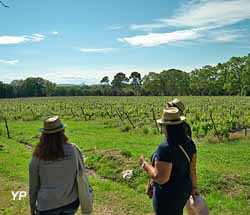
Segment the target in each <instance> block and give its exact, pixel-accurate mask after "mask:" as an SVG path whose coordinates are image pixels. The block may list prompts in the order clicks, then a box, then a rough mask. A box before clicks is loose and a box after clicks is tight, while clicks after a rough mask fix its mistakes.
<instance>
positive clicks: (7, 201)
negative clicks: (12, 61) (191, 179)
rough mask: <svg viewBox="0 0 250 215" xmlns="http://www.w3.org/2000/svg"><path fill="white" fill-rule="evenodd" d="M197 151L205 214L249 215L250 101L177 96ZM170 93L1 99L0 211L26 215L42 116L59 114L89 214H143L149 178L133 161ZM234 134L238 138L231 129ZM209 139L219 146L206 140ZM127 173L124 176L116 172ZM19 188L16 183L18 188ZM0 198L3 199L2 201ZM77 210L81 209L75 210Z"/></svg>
mask: <svg viewBox="0 0 250 215" xmlns="http://www.w3.org/2000/svg"><path fill="white" fill-rule="evenodd" d="M178 98H179V99H181V100H182V101H183V102H184V103H185V105H186V110H185V115H186V117H187V121H188V123H189V124H190V126H191V128H192V131H193V136H194V141H195V143H196V146H197V151H198V162H197V172H198V184H199V192H200V193H201V195H203V196H205V197H206V200H207V203H208V206H209V209H210V211H211V214H216V215H217V214H220V215H222V214H223V215H224V214H232V215H233V214H242V215H246V214H250V207H249V205H250V196H249V193H250V181H249V178H250V172H249V170H248V169H249V168H248V166H249V161H248V160H249V156H250V151H249V139H248V138H249V134H250V131H248V130H249V129H248V127H250V98H248V97H178ZM172 99H173V98H172V97H50V98H48V97H45V98H22V99H2V100H0V183H1V184H3V185H4V186H2V187H1V188H0V197H1V201H0V214H1V215H9V214H13V215H14V214H29V213H28V211H29V203H28V197H27V198H26V199H25V200H23V201H18V203H16V204H13V201H11V191H12V190H19V189H21V188H22V189H23V190H26V191H28V164H29V160H30V158H31V153H32V151H33V149H34V146H35V145H36V144H37V143H38V141H39V137H40V132H39V130H38V128H40V127H42V124H43V119H44V118H45V117H46V116H50V115H59V116H60V117H61V118H62V122H63V123H65V124H66V125H67V127H66V130H65V132H66V135H67V137H68V138H69V140H70V141H71V142H73V143H76V144H77V145H78V146H79V147H80V148H81V149H82V150H83V152H84V155H85V161H86V166H87V169H88V173H89V176H90V180H91V183H92V185H93V188H94V191H95V206H94V213H93V214H94V215H114V214H121V215H125V214H131V215H149V214H152V206H151V201H150V200H149V199H148V198H147V196H146V195H145V186H146V184H147V182H148V177H147V176H146V174H145V173H144V172H143V171H142V169H141V168H140V167H139V165H138V158H139V156H140V155H141V154H144V155H145V157H146V158H147V160H149V158H150V156H151V154H152V152H153V151H154V150H155V149H156V147H157V145H158V144H159V143H160V142H161V141H162V139H163V136H162V134H161V128H160V127H157V124H156V123H155V120H156V119H158V118H160V117H161V114H162V109H163V107H164V106H165V105H166V102H167V101H170V100H172ZM239 132H240V134H241V135H240V136H239V137H238V138H237V139H238V140H235V139H234V141H232V140H233V138H232V134H236V133H239ZM211 140H214V142H218V143H220V144H211V142H212V141H211ZM126 170H129V171H132V176H131V178H124V177H123V172H124V171H126ZM20 187H21V188H20ZM2 198H3V200H2ZM77 214H80V213H77Z"/></svg>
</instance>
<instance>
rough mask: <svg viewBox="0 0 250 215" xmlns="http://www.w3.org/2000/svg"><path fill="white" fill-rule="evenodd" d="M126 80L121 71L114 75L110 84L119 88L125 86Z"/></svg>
mask: <svg viewBox="0 0 250 215" xmlns="http://www.w3.org/2000/svg"><path fill="white" fill-rule="evenodd" d="M128 81H129V79H128V78H127V77H126V75H125V74H124V73H122V72H119V73H117V74H116V75H115V76H114V79H113V81H112V82H111V84H112V86H113V87H115V88H121V87H124V86H126V84H127V82H128Z"/></svg>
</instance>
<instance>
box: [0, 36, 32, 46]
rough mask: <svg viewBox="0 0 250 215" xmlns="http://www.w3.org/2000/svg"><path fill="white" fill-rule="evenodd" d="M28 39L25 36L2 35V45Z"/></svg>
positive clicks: (0, 42) (0, 41) (0, 38)
mask: <svg viewBox="0 0 250 215" xmlns="http://www.w3.org/2000/svg"><path fill="white" fill-rule="evenodd" d="M26 41H27V38H25V36H0V45H6V44H18V43H23V42H26Z"/></svg>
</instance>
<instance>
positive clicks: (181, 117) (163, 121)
mask: <svg viewBox="0 0 250 215" xmlns="http://www.w3.org/2000/svg"><path fill="white" fill-rule="evenodd" d="M185 120H186V117H185V116H180V120H178V121H169V120H164V119H158V120H156V122H157V123H158V124H161V125H178V124H181V123H183V121H185Z"/></svg>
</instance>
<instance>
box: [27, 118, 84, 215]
mask: <svg viewBox="0 0 250 215" xmlns="http://www.w3.org/2000/svg"><path fill="white" fill-rule="evenodd" d="M64 128H65V127H64V125H63V124H62V123H61V122H60V119H59V117H58V116H54V117H49V118H47V119H45V121H44V128H41V129H40V130H41V131H42V135H41V138H40V142H39V143H38V145H37V146H36V148H35V151H34V153H33V156H32V159H31V161H30V166H29V194H30V208H31V214H32V215H33V214H40V215H52V214H53V215H54V214H56V215H66V214H67V215H73V214H74V213H75V212H76V211H77V209H78V206H79V199H78V194H77V187H76V164H75V158H74V146H73V145H71V144H69V142H68V139H67V137H66V136H65V134H64Z"/></svg>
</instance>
